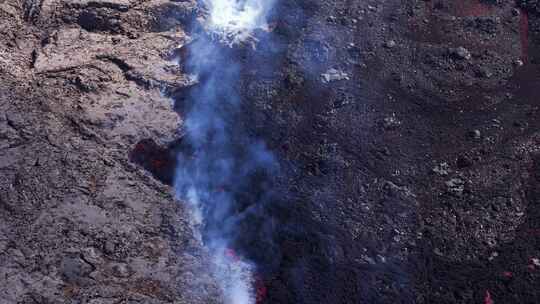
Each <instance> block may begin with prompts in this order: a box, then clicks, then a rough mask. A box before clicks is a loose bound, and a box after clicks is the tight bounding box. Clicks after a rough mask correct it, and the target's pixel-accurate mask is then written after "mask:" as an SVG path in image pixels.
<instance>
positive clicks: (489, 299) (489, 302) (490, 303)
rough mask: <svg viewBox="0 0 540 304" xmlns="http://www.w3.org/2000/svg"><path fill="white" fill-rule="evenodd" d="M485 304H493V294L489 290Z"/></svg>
mask: <svg viewBox="0 0 540 304" xmlns="http://www.w3.org/2000/svg"><path fill="white" fill-rule="evenodd" d="M484 304H493V299H492V298H491V294H490V293H489V290H486V295H485V297H484Z"/></svg>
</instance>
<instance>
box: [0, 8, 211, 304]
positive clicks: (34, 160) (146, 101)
mask: <svg viewBox="0 0 540 304" xmlns="http://www.w3.org/2000/svg"><path fill="white" fill-rule="evenodd" d="M193 7H194V6H193V4H192V3H190V2H181V3H173V2H168V1H122V0H120V1H116V0H112V1H63V0H60V1H55V0H52V1H49V0H45V1H25V2H23V1H3V2H2V3H1V4H0V28H1V29H0V37H1V39H0V75H2V76H1V77H0V108H1V109H2V111H1V114H0V172H1V174H0V286H1V287H0V299H1V300H0V302H1V303H6V304H7V303H40V304H41V303H93V304H98V303H101V304H106V303H211V302H212V298H214V296H215V288H214V287H213V284H212V283H211V280H210V279H208V278H206V277H205V275H204V273H205V272H204V271H201V269H204V263H205V262H204V259H203V256H204V252H202V251H201V249H200V247H199V245H198V243H197V242H196V241H195V240H194V239H193V235H192V233H193V231H192V228H191V227H190V225H189V222H188V219H189V217H188V216H187V214H186V211H185V210H183V209H182V208H181V205H180V204H178V203H177V202H175V201H174V199H173V195H172V191H171V189H170V188H169V187H166V186H164V185H163V184H161V183H160V182H158V181H156V180H154V179H153V178H152V177H151V176H149V175H148V174H147V173H145V171H144V170H141V169H140V168H138V167H137V166H136V165H134V164H132V163H131V162H130V161H129V156H128V152H129V151H130V150H131V149H132V148H133V147H134V146H135V144H136V143H137V142H138V141H140V140H143V139H146V140H150V139H151V140H153V141H155V142H158V143H163V142H168V141H171V140H172V139H173V138H176V137H177V135H176V134H177V132H178V127H179V124H180V123H181V121H180V118H179V116H178V115H176V114H175V113H174V112H173V111H172V110H171V100H169V99H167V98H165V97H164V96H163V94H162V90H164V89H166V88H167V87H169V86H181V85H183V83H184V82H185V81H186V80H185V79H184V78H183V76H182V75H180V74H178V72H177V68H176V65H175V64H174V63H173V62H170V61H168V60H167V52H169V51H171V50H173V49H174V48H175V47H177V45H178V44H180V43H182V41H183V40H184V39H185V34H184V32H183V31H182V29H181V27H180V26H179V25H180V23H181V20H182V14H186V15H187V14H191V12H192V10H193ZM173 15H174V16H173ZM169 17H170V18H171V19H170V20H169V19H168V18H169ZM200 290H203V291H204V292H200ZM212 295H214V296H212Z"/></svg>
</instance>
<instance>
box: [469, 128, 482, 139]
mask: <svg viewBox="0 0 540 304" xmlns="http://www.w3.org/2000/svg"><path fill="white" fill-rule="evenodd" d="M469 137H470V138H473V139H480V138H482V133H481V132H480V130H478V129H476V130H472V131H470V132H469Z"/></svg>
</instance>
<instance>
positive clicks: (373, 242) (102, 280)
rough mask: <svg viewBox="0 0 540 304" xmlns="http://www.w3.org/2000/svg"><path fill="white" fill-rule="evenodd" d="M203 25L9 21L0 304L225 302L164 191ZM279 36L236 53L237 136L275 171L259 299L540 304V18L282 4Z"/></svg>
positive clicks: (480, 11)
mask: <svg viewBox="0 0 540 304" xmlns="http://www.w3.org/2000/svg"><path fill="white" fill-rule="evenodd" d="M196 15H197V10H196V4H195V3H193V2H187V1H168V0H148V1H132V0H95V1H78V0H77V1H75V0H43V1H39V0H34V1H32V0H26V1H17V0H6V1H4V2H2V3H1V4H0V25H1V27H0V75H1V77H0V108H1V110H2V111H1V113H0V303H2V304H3V303H92V304H98V303H103V304H105V303H106V304H109V303H213V302H216V303H219V302H220V300H219V296H218V294H219V292H218V291H217V288H216V286H215V284H213V282H212V278H210V277H206V276H207V272H205V271H204V269H205V268H206V266H205V265H206V264H207V263H208V258H207V256H206V255H205V252H204V249H202V248H200V246H199V245H198V243H197V242H196V241H195V239H194V236H193V231H192V229H193V228H192V227H191V226H190V225H189V215H188V214H187V212H186V211H185V210H184V209H183V207H182V204H179V203H178V202H176V201H175V200H174V198H173V195H172V193H173V190H172V189H171V187H170V185H171V184H172V180H173V178H174V176H173V172H174V167H175V166H176V164H175V155H176V153H178V151H181V150H182V130H183V128H182V124H183V118H184V116H183V115H184V112H183V108H182V106H183V105H182V104H181V101H182V100H183V99H182V98H181V97H182V95H183V94H184V93H183V92H184V91H185V90H189V87H190V86H191V85H193V83H192V80H191V79H190V77H188V76H187V75H185V74H183V73H182V67H181V65H180V66H178V65H176V63H175V62H174V61H171V59H173V58H174V57H175V54H176V55H178V54H181V53H182V48H180V49H178V45H179V44H183V43H184V42H185V43H188V42H189V38H188V37H189V36H190V32H191V29H190V26H189V25H190V24H191V22H192V21H193V20H192V19H193V18H194V17H195V16H196ZM270 22H271V23H270V25H271V26H270V29H271V32H270V33H256V35H257V37H258V38H259V40H260V41H259V43H258V44H257V47H256V48H255V49H252V48H251V47H244V48H242V47H236V49H235V50H234V52H236V53H237V58H238V61H239V62H240V63H241V66H242V69H243V70H242V77H241V79H239V81H240V89H239V90H240V92H241V96H242V99H243V108H242V113H243V115H242V117H243V118H244V119H243V120H241V121H240V123H241V124H242V125H243V129H244V130H247V132H248V133H249V134H250V136H252V137H253V138H259V139H261V140H264V141H265V142H266V143H267V145H268V148H269V150H271V151H272V152H273V153H274V155H275V156H276V158H277V159H278V161H279V163H280V167H281V170H280V173H279V175H278V176H273V177H271V178H270V179H271V180H272V184H273V186H272V204H267V205H265V213H264V217H263V218H255V219H248V220H246V221H245V223H243V225H242V226H241V227H242V229H244V230H245V231H246V234H245V235H246V238H245V240H243V242H242V244H241V247H242V249H243V251H244V252H245V254H246V255H247V256H248V257H249V258H250V259H252V260H254V261H256V262H258V264H259V265H258V266H259V267H260V276H261V277H262V278H261V280H262V281H263V282H264V289H265V290H266V292H265V295H264V299H262V300H261V301H260V302H261V303H369V304H373V303H425V304H427V303H482V304H492V303H540V289H538V286H540V206H539V202H540V129H539V127H540V109H539V107H540V98H539V96H538V94H539V93H540V2H538V1H534V0H518V1H510V0H509V1H495V0H492V1H488V0H486V1H482V0H452V1H442V0H441V1H436V0H431V1H423V0H422V1H420V0H401V1H398V0H388V1H364V0H361V1H316V0H296V1H285V0H281V1H279V2H278V3H277V6H276V7H275V8H274V11H273V14H272V16H271V17H270ZM168 93H170V94H171V95H172V96H173V97H174V98H175V100H176V107H173V105H172V103H173V101H172V100H171V99H170V98H167V97H166V95H167V94H168ZM175 110H176V112H175ZM248 189H249V188H248ZM251 189H252V190H253V191H258V190H257V187H252V188H251ZM252 196H257V194H256V193H251V194H250V195H247V199H246V200H247V201H249V198H250V197H252ZM257 221H258V222H260V221H268V222H270V223H271V225H270V226H271V227H272V231H270V232H268V231H265V234H262V233H259V232H260V231H258V230H257V229H258V228H257V227H259V226H260V225H258V224H257ZM261 236H264V237H266V238H268V239H261Z"/></svg>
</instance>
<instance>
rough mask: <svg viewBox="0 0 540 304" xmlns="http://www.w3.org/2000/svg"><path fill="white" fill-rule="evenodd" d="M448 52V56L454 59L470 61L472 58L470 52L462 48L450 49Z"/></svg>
mask: <svg viewBox="0 0 540 304" xmlns="http://www.w3.org/2000/svg"><path fill="white" fill-rule="evenodd" d="M449 51H450V55H451V56H452V57H454V58H456V59H460V60H470V59H471V58H472V55H471V52H469V50H467V49H466V48H464V47H462V46H460V47H457V48H451V49H450V50H449Z"/></svg>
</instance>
